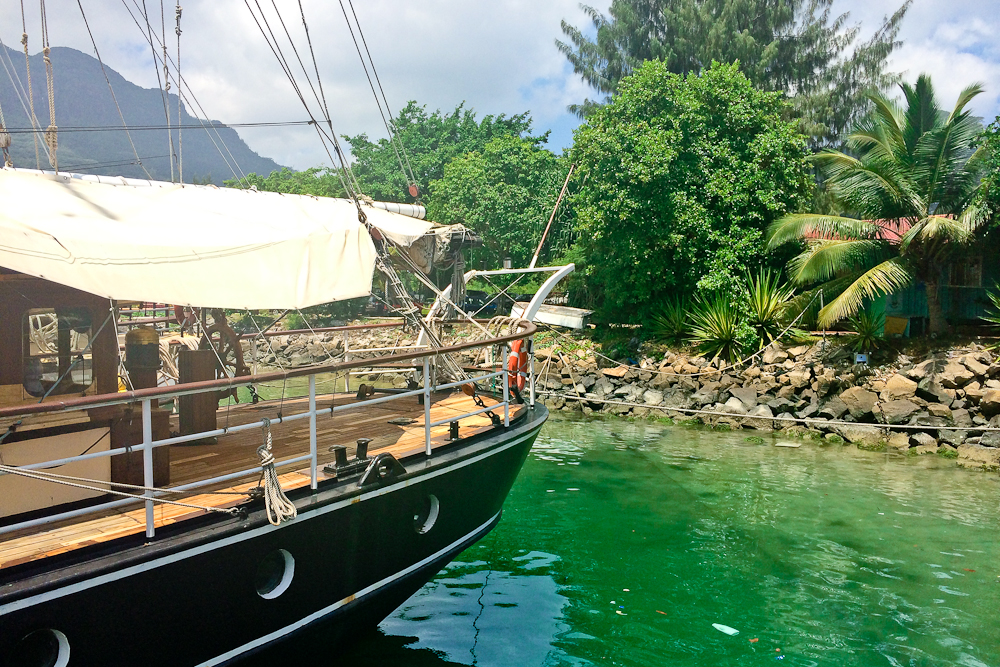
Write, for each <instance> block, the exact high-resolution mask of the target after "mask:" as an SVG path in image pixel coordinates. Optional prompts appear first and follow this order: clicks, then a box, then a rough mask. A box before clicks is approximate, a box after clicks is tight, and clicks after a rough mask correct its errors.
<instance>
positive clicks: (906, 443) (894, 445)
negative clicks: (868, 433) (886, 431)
mask: <svg viewBox="0 0 1000 667" xmlns="http://www.w3.org/2000/svg"><path fill="white" fill-rule="evenodd" d="M886 444H887V445H888V446H889V449H895V450H897V451H900V452H906V451H908V450H909V449H910V436H908V435H906V434H905V433H891V434H890V435H889V440H888V441H887V442H886Z"/></svg>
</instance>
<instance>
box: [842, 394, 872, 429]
mask: <svg viewBox="0 0 1000 667" xmlns="http://www.w3.org/2000/svg"><path fill="white" fill-rule="evenodd" d="M840 400H842V401H843V402H844V405H846V406H847V409H848V411H850V413H851V416H852V417H854V418H855V419H857V420H859V421H861V420H865V419H870V418H871V417H872V411H873V410H874V408H875V404H876V402H878V395H877V394H875V393H874V392H871V391H868V390H867V389H864V388H862V387H851V388H850V389H848V390H847V391H845V392H844V393H842V394H841V395H840ZM841 435H843V434H841ZM844 437H845V438H847V436H846V435H845V436H844ZM847 439H848V440H850V438H847ZM851 442H853V440H851Z"/></svg>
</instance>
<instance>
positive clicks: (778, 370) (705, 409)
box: [535, 343, 1000, 470]
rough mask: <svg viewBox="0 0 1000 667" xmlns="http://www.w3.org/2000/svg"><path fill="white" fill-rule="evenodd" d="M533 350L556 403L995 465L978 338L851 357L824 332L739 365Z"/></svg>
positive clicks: (994, 433)
mask: <svg viewBox="0 0 1000 667" xmlns="http://www.w3.org/2000/svg"><path fill="white" fill-rule="evenodd" d="M535 354H536V360H535V368H536V369H539V370H540V374H539V378H538V386H539V387H542V388H543V393H544V395H545V403H546V405H548V406H549V407H550V408H552V409H560V410H575V411H582V412H584V413H587V414H590V413H593V412H603V413H611V414H616V415H631V416H633V417H659V416H667V417H671V418H675V419H688V420H691V419H695V420H699V421H701V422H703V423H705V424H708V425H711V426H719V427H728V428H733V429H740V428H743V429H755V430H758V431H774V430H782V431H785V432H787V433H790V434H799V435H813V436H814V437H823V438H825V439H826V440H827V441H830V442H835V443H843V442H847V443H854V444H856V445H858V446H859V447H862V448H866V449H883V448H890V449H892V450H897V451H900V452H903V453H906V454H912V455H920V454H940V455H943V456H948V457H952V458H956V459H957V460H958V463H959V464H960V465H963V466H966V467H970V468H979V469H987V470H997V469H998V468H1000V430H990V429H1000V363H998V362H997V359H996V358H995V357H994V355H993V354H991V353H990V352H989V351H988V350H986V349H984V348H983V347H982V346H977V345H974V346H971V347H969V348H965V349H960V350H950V351H946V352H939V353H935V354H932V355H930V356H928V357H927V358H924V359H920V360H914V359H910V358H907V357H905V356H900V357H899V358H898V359H897V361H896V362H895V363H894V364H891V365H888V366H884V367H880V368H871V367H868V366H866V365H854V364H853V363H852V355H851V354H850V353H849V352H848V351H847V350H846V349H844V348H843V347H840V346H833V345H829V344H824V343H816V344H815V345H811V346H805V345H803V346H798V347H791V348H787V349H786V348H783V347H781V346H778V345H772V346H771V347H768V348H767V349H765V350H764V353H763V355H762V356H761V357H760V358H759V363H757V364H754V365H751V366H748V367H744V368H733V367H729V368H718V367H717V365H716V364H712V363H710V362H709V360H707V359H704V358H702V357H689V356H685V355H683V354H677V353H667V354H666V356H665V357H663V358H662V359H654V358H651V357H646V358H644V359H642V361H641V362H640V363H639V365H638V367H631V366H616V367H609V368H608V367H606V368H601V367H599V364H598V363H597V360H596V358H595V357H594V356H592V355H589V354H588V353H587V352H586V351H583V350H581V351H579V352H577V353H575V354H572V353H571V354H561V353H559V352H556V351H553V350H551V349H540V350H537V351H536V353H535ZM602 361H603V360H602ZM601 365H604V364H601Z"/></svg>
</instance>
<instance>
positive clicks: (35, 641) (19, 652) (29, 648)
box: [10, 629, 69, 667]
mask: <svg viewBox="0 0 1000 667" xmlns="http://www.w3.org/2000/svg"><path fill="white" fill-rule="evenodd" d="M13 658H14V660H13V662H11V663H10V664H12V665H18V667H66V665H68V664H69V640H68V639H66V635H64V634H63V633H61V632H59V631H58V630H50V629H45V630H35V631H34V632H32V633H31V634H29V635H27V636H26V637H25V638H24V639H22V640H21V641H20V642H19V643H18V645H17V646H16V647H15V648H14V653H13Z"/></svg>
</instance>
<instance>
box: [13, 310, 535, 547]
mask: <svg viewBox="0 0 1000 667" xmlns="http://www.w3.org/2000/svg"><path fill="white" fill-rule="evenodd" d="M522 327H523V329H526V331H522V332H521V333H519V334H517V335H515V336H505V337H498V338H497V339H491V340H487V341H479V342H476V343H466V344H463V345H457V346H453V347H451V348H447V349H449V350H462V349H475V348H477V347H485V346H489V345H493V344H496V343H500V344H501V345H502V350H503V352H502V355H501V356H500V359H502V360H506V359H507V358H508V352H509V342H510V341H511V340H513V339H516V338H525V339H527V341H528V349H529V351H530V350H531V349H532V344H531V341H532V338H533V334H534V332H535V326H534V325H532V324H529V323H522ZM410 347H420V348H422V349H421V351H414V352H407V353H404V354H402V355H390V356H386V357H376V358H373V359H364V360H356V361H354V362H349V361H345V362H342V363H339V364H332V365H324V366H319V367H316V368H315V369H298V370H296V371H289V372H287V373H285V374H284V375H285V377H286V378H287V377H288V376H289V375H291V376H294V377H302V376H308V378H309V389H308V409H307V410H306V411H305V412H299V413H296V414H292V415H283V414H280V412H279V415H280V416H278V417H275V418H261V419H259V420H256V421H253V422H250V423H247V424H240V425H237V426H228V427H224V428H216V429H212V430H209V431H202V432H199V433H190V434H185V435H179V436H174V437H170V438H163V439H160V440H153V422H152V402H153V401H154V400H163V399H170V398H175V399H176V398H177V397H180V396H187V395H192V394H198V393H205V392H217V391H219V390H220V389H225V388H227V387H230V388H232V387H238V386H246V385H252V384H259V383H261V382H262V381H266V380H269V379H277V378H276V377H275V376H278V377H280V376H281V375H282V374H280V373H278V374H275V373H269V374H262V375H251V376H246V377H239V378H230V379H229V380H228V381H225V380H217V381H210V382H202V383H193V384H197V385H200V386H198V387H197V388H192V387H186V386H185V385H183V384H181V385H172V386H170V387H160V388H157V389H155V390H138V391H136V392H127V393H126V394H124V395H123V396H121V397H117V396H112V395H108V396H106V397H101V396H97V397H91V398H89V399H75V400H70V401H65V402H56V403H50V404H42V405H41V406H38V405H35V406H32V407H33V408H41V407H45V406H48V407H49V408H52V409H32V410H26V411H25V413H37V412H55V411H70V410H74V409H76V410H79V409H82V408H83V407H88V408H89V407H98V406H109V405H125V404H135V403H136V402H139V403H141V406H142V443H141V444H138V445H134V446H129V447H118V448H115V449H109V450H107V451H101V452H91V453H87V454H81V455H78V456H70V457H65V458H61V459H53V460H49V461H41V462H37V463H32V464H26V465H22V466H19V468H20V469H23V470H44V469H51V468H54V467H58V466H63V465H66V464H70V463H76V462H80V461H90V460H93V459H97V458H104V457H112V456H118V455H121V454H127V453H131V452H142V461H143V485H144V486H145V487H153V486H154V484H153V482H154V479H153V467H154V466H153V451H154V450H155V449H156V448H158V447H167V446H170V445H179V444H183V443H186V442H191V441H195V440H202V439H205V438H211V437H218V436H225V435H227V434H232V433H239V432H242V431H248V430H251V429H255V428H261V427H262V426H264V425H265V424H266V423H268V422H270V423H272V424H283V423H285V422H291V421H299V420H303V419H308V420H309V448H308V452H307V453H304V454H302V455H298V456H294V457H291V458H286V459H282V460H280V461H275V463H274V465H275V467H276V468H278V467H281V468H287V467H289V466H292V465H297V464H301V463H304V462H306V461H308V465H309V472H310V479H309V483H310V488H311V489H313V490H314V491H315V490H316V488H317V483H318V468H319V463H318V457H319V453H318V438H317V432H316V420H317V418H318V417H322V416H324V415H332V414H335V413H340V412H345V411H348V410H357V409H363V408H366V407H369V406H372V405H377V404H380V403H385V402H388V401H394V400H399V399H403V398H407V397H413V396H420V395H422V396H423V403H424V452H425V454H426V456H431V455H432V454H433V450H432V447H431V429H432V428H433V427H435V426H440V425H442V424H446V423H449V422H454V421H460V420H462V419H466V418H468V417H473V416H476V415H479V414H483V413H485V412H488V411H490V410H493V409H497V408H499V407H500V406H502V407H503V425H504V427H508V426H510V390H509V383H508V379H509V374H508V371H507V370H506V369H504V368H503V365H502V364H501V368H500V370H497V371H493V372H489V373H485V374H482V375H478V376H474V377H470V378H468V379H464V380H459V381H456V382H449V383H446V384H441V385H438V384H436V383H435V381H434V379H433V378H434V374H432V373H431V361H432V358H433V357H436V356H438V355H439V354H440V353H441V351H439V350H428V351H424V349H425V348H423V346H410ZM380 350H381V348H379V349H375V350H371V351H380ZM355 351H360V350H355ZM528 358H529V360H530V361H529V371H528V372H527V373H523V375H524V376H526V380H527V383H528V384H529V385H530V393H529V404H530V405H531V406H532V407H534V404H535V381H534V355H533V354H531V353H530V352H529V354H528ZM415 359H420V360H421V362H422V364H421V365H422V375H423V387H422V388H420V389H415V390H410V391H403V392H399V393H391V394H388V395H385V396H379V397H377V398H371V399H367V400H360V401H357V402H355V403H346V404H343V405H331V406H330V407H324V408H317V406H316V399H317V394H316V376H317V375H326V374H329V373H338V372H342V373H344V374H345V377H346V376H347V374H348V373H350V367H356V366H361V365H364V366H366V367H367V366H376V367H377V366H378V365H379V364H388V363H392V362H398V361H401V360H415ZM498 377H500V378H502V380H503V385H502V386H503V393H502V397H503V400H502V401H501V402H499V403H496V404H493V405H489V406H486V407H479V408H477V409H475V410H470V411H468V412H464V413H462V414H459V415H453V416H450V417H448V418H447V419H442V420H439V421H435V422H432V421H431V395H432V393H433V392H437V391H443V390H447V389H453V388H456V387H460V386H462V385H467V384H469V383H477V384H478V383H479V382H486V381H490V380H494V379H495V378H498ZM220 385H221V386H220ZM331 396H332V395H331ZM101 399H106V400H101ZM137 399H138V400H137ZM275 405H276V407H277V408H278V409H279V410H280V408H281V403H279V402H277V401H275ZM0 414H2V415H3V416H5V417H6V416H17V414H18V413H17V412H16V410H11V409H6V410H0ZM22 414H24V413H22ZM259 471H260V466H254V467H251V468H247V469H245V470H241V471H238V472H233V473H228V474H225V475H219V476H215V477H210V478H206V479H203V480H198V481H196V482H192V483H189V484H184V485H181V486H176V487H167V488H168V489H169V494H170V495H171V496H173V495H174V494H175V493H176V492H178V491H181V492H183V491H193V490H196V489H199V488H203V487H206V486H213V485H217V484H221V483H225V482H230V481H232V480H236V479H240V478H245V477H248V476H250V475H253V474H255V473H257V472H259ZM4 474H11V473H3V472H0V475H4ZM94 481H95V483H96V484H99V485H109V488H115V487H114V484H111V483H110V482H107V481H98V480H94ZM49 483H56V482H49ZM164 495H167V494H166V493H164V492H159V491H152V490H147V491H145V493H144V497H145V498H146V500H145V501H144V503H145V509H146V517H145V524H146V536H147V537H148V538H152V537H154V535H155V533H156V526H155V519H154V512H153V508H154V507H155V505H156V500H155V499H156V498H157V497H160V496H164ZM139 501H140V499H137V498H125V499H122V500H113V501H109V502H104V503H99V504H95V505H91V506H88V507H85V508H81V509H76V510H69V511H64V512H57V513H53V514H49V515H46V516H43V517H39V518H36V519H31V520H27V521H20V522H17V523H12V524H8V525H6V526H0V535H3V534H6V533H11V532H14V531H19V530H24V529H26V528H32V527H37V526H42V525H46V524H51V523H55V522H59V521H66V520H69V519H76V518H79V517H83V516H87V515H91V514H96V513H99V512H104V511H107V510H111V509H116V508H119V507H123V506H126V505H129V504H133V503H136V502H139Z"/></svg>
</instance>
